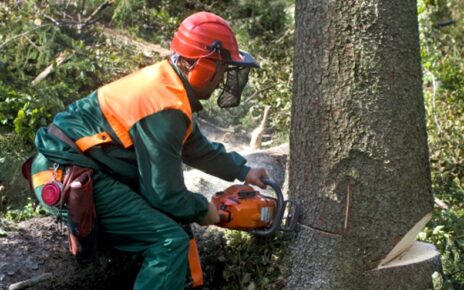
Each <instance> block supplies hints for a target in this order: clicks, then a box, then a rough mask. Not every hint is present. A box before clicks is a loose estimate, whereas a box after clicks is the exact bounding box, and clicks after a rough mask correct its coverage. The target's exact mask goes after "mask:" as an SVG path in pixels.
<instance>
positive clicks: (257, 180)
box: [245, 167, 269, 189]
mask: <svg viewBox="0 0 464 290" xmlns="http://www.w3.org/2000/svg"><path fill="white" fill-rule="evenodd" d="M267 178H269V176H268V175H267V172H266V169H264V168H260V167H257V168H251V169H250V171H248V174H247V176H246V177H245V183H246V184H253V185H256V186H258V187H260V188H262V189H265V188H266V184H264V183H263V180H264V179H267Z"/></svg>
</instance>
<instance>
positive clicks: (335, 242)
mask: <svg viewBox="0 0 464 290" xmlns="http://www.w3.org/2000/svg"><path fill="white" fill-rule="evenodd" d="M295 11H296V14H295V22H296V31H295V61H294V92H293V104H292V126H291V135H290V164H289V193H290V195H293V197H295V198H296V199H297V200H299V201H300V203H301V207H302V212H303V215H302V217H301V218H300V223H301V227H300V229H301V231H300V233H299V235H298V238H297V239H296V241H295V242H294V246H293V247H291V250H290V252H291V253H290V255H289V259H288V261H287V262H288V263H289V265H290V266H289V267H290V270H289V271H290V272H289V275H290V276H289V282H288V288H289V289H366V288H367V289H426V288H428V287H431V282H432V280H431V274H432V273H433V272H434V271H437V270H439V269H440V266H439V265H440V264H439V256H438V252H437V251H436V250H435V248H434V247H433V246H431V247H428V246H424V247H422V246H421V245H422V244H414V240H415V238H416V235H417V233H418V232H419V231H420V230H421V229H422V228H423V227H424V226H425V224H426V223H427V221H428V220H429V219H430V217H431V212H432V209H433V197H432V192H431V179H430V170H429V163H428V147H427V134H426V127H425V111H424V104H423V96H422V79H421V64H420V51H419V36H418V24H417V13H416V1H411V0H407V1H404V0H372V1H359V0H334V1H322V0H309V1H308V0H297V1H296V9H295ZM413 245H414V246H413ZM413 249H416V250H417V251H412V250H413ZM408 250H411V251H412V252H411V253H412V256H411V253H409V254H408ZM418 253H421V255H419V254H418ZM422 254H423V255H422ZM302 257H304V258H302ZM395 258H396V259H397V260H396V261H395ZM399 258H402V262H403V263H398V259H399ZM413 264H414V265H413ZM418 269H420V271H417V270H418ZM412 276H414V277H412Z"/></svg>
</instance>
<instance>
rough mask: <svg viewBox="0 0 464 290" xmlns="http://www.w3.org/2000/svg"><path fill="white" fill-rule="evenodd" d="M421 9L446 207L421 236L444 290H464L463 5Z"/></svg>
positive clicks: (435, 160)
mask: <svg viewBox="0 0 464 290" xmlns="http://www.w3.org/2000/svg"><path fill="white" fill-rule="evenodd" d="M418 9H419V13H420V17H419V21H420V28H421V30H420V33H421V45H422V50H421V54H422V60H423V67H424V96H425V103H426V108H427V127H428V133H429V147H430V162H431V171H432V182H433V192H434V195H435V197H436V198H438V199H439V200H441V201H442V202H443V203H444V205H442V206H441V208H439V209H437V210H436V211H435V213H434V215H433V219H432V221H431V222H430V223H429V225H428V227H427V228H426V229H425V230H424V231H423V233H421V235H420V238H421V239H423V240H426V241H429V242H432V243H434V244H435V245H436V246H437V248H438V249H439V250H440V252H441V260H442V264H443V270H444V277H443V278H444V279H443V285H442V289H464V189H463V188H464V147H463V146H462V144H464V118H463V116H464V64H463V62H462V56H463V55H464V50H463V47H462V43H464V36H463V35H464V29H463V24H464V19H463V18H462V13H463V11H464V10H463V9H464V1H462V0H452V1H443V0H436V1H420V2H419V5H418Z"/></svg>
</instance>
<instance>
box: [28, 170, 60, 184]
mask: <svg viewBox="0 0 464 290" xmlns="http://www.w3.org/2000/svg"><path fill="white" fill-rule="evenodd" d="M62 178H63V171H62V170H61V169H58V170H57V171H56V180H57V181H61V180H62ZM54 179H55V177H54V176H53V169H50V170H44V171H40V172H37V173H35V174H33V175H32V186H33V187H34V189H36V188H37V187H39V186H42V185H45V184H47V183H49V182H52V181H53V180H54Z"/></svg>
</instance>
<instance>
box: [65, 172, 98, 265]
mask: <svg viewBox="0 0 464 290" xmlns="http://www.w3.org/2000/svg"><path fill="white" fill-rule="evenodd" d="M58 207H63V208H66V209H67V210H68V218H67V228H68V240H69V251H70V252H71V253H72V254H73V255H75V256H88V255H91V254H93V253H94V252H95V250H96V247H97V238H98V223H97V214H96V211H95V204H94V202H93V182H92V169H89V168H83V167H79V166H75V165H74V166H70V167H68V168H67V169H66V173H65V175H64V179H63V194H62V195H61V200H60V203H59V205H58Z"/></svg>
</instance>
